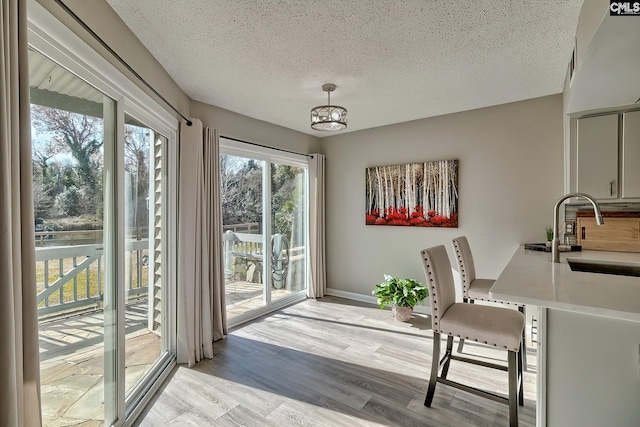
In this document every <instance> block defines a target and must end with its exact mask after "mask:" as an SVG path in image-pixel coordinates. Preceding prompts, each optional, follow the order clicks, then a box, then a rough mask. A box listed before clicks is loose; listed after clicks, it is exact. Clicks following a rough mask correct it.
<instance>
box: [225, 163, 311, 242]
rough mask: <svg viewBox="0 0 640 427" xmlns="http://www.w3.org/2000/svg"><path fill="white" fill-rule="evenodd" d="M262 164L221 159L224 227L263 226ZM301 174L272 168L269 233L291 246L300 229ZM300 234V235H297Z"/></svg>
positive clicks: (297, 170) (292, 168)
mask: <svg viewBox="0 0 640 427" xmlns="http://www.w3.org/2000/svg"><path fill="white" fill-rule="evenodd" d="M263 167H264V163H263V162H261V161H256V160H252V159H244V158H240V157H235V156H231V155H223V156H221V157H220V170H221V198H222V219H223V224H224V225H234V224H245V223H252V222H257V223H260V224H262V223H263V222H264V221H263V218H262V205H263V200H262V190H263V189H262V175H263ZM303 183H304V170H303V169H301V168H298V167H295V166H288V165H281V164H272V165H271V194H272V197H271V211H272V212H273V213H272V230H271V231H272V233H280V234H282V235H284V236H286V238H287V240H288V241H289V242H291V243H292V244H293V245H297V244H299V243H301V241H302V240H301V239H302V237H303V236H301V235H298V236H296V233H297V229H301V226H302V223H303V218H302V212H303V209H302V203H303V195H304V192H303ZM298 234H301V233H298Z"/></svg>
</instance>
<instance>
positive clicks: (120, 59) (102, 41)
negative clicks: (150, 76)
mask: <svg viewBox="0 0 640 427" xmlns="http://www.w3.org/2000/svg"><path fill="white" fill-rule="evenodd" d="M55 2H56V3H58V5H60V7H62V8H63V9H64V11H65V12H67V13H68V14H69V15H70V16H71V17H72V18H73V19H74V20H75V21H76V22H77V23H78V24H80V26H82V28H84V29H85V30H86V31H87V32H88V33H89V34H91V36H93V38H94V39H96V41H98V43H100V44H101V45H102V47H104V48H105V49H107V51H109V53H110V54H111V55H113V56H114V57H115V58H116V59H117V60H118V61H120V63H121V64H122V65H124V66H125V68H126V69H127V70H129V71H130V72H131V73H132V74H133V75H134V76H136V78H137V79H138V80H140V81H141V82H142V83H144V85H145V86H146V87H147V88H148V89H149V90H150V91H151V92H153V93H154V94H156V96H157V97H158V98H160V99H161V100H162V101H163V102H164V103H165V104H167V105H168V106H169V107H170V108H171V109H172V110H173V111H175V112H176V114H178V115H179V116H180V117H182V118H183V119H185V120H186V121H187V126H191V125H192V124H193V123H192V122H191V120H189V119H188V118H187V117H186V116H185V115H184V114H182V113H181V112H180V111H179V110H178V109H177V108H176V107H174V106H173V105H172V104H171V103H170V102H169V101H167V99H166V98H165V97H164V96H162V95H161V94H160V92H158V91H157V90H155V89H154V88H153V86H151V85H150V84H149V83H147V81H146V80H145V79H143V78H142V76H141V75H140V74H138V73H137V72H136V70H134V69H133V68H132V67H131V66H130V65H129V64H127V62H126V61H125V60H124V59H122V57H121V56H120V55H118V54H117V53H116V51H115V50H113V49H111V47H110V46H109V45H108V44H107V43H106V42H105V41H104V40H102V38H101V37H100V36H99V35H98V34H96V32H95V31H93V30H92V29H91V28H90V27H89V26H88V25H87V24H86V23H85V22H84V21H83V20H82V19H80V17H79V16H78V15H76V14H75V12H73V11H72V10H71V9H69V7H68V6H67V5H66V4H64V2H63V1H62V0H55Z"/></svg>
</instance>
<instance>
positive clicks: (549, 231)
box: [545, 225, 553, 246]
mask: <svg viewBox="0 0 640 427" xmlns="http://www.w3.org/2000/svg"><path fill="white" fill-rule="evenodd" d="M545 231H546V233H547V246H551V241H552V240H553V227H552V226H550V225H547V227H546V228H545Z"/></svg>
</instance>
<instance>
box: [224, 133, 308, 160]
mask: <svg viewBox="0 0 640 427" xmlns="http://www.w3.org/2000/svg"><path fill="white" fill-rule="evenodd" d="M220 138H224V139H229V140H231V141H236V142H242V143H243V144H249V145H255V146H256V147H262V148H268V149H270V150H276V151H284V152H285V153H290V154H297V155H299V156H305V157H309V158H310V159H313V154H304V153H297V152H295V151H289V150H285V149H283V148H275V147H269V146H268V145H262V144H258V143H256V142H249V141H243V140H241V139H236V138H230V137H228V136H224V135H220Z"/></svg>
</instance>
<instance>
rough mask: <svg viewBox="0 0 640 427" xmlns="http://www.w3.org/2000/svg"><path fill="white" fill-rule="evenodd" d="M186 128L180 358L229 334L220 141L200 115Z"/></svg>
mask: <svg viewBox="0 0 640 427" xmlns="http://www.w3.org/2000/svg"><path fill="white" fill-rule="evenodd" d="M192 122H193V125H192V126H187V125H186V124H185V123H184V122H183V123H182V126H181V129H180V185H179V189H180V190H179V197H178V200H179V201H178V211H179V213H178V215H179V219H178V222H179V224H178V233H179V237H178V242H179V245H178V363H187V364H188V365H189V366H190V367H191V366H193V365H194V364H195V363H196V362H199V361H200V360H202V359H203V358H209V359H210V358H212V357H213V341H214V339H220V338H223V337H224V336H225V335H226V334H227V325H226V309H225V301H224V294H225V292H224V271H223V260H222V209H221V203H220V190H219V188H220V175H219V164H220V162H219V159H218V153H219V141H218V134H217V132H216V131H212V130H210V129H207V128H204V129H203V126H202V122H201V121H200V120H197V119H194V120H192Z"/></svg>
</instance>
